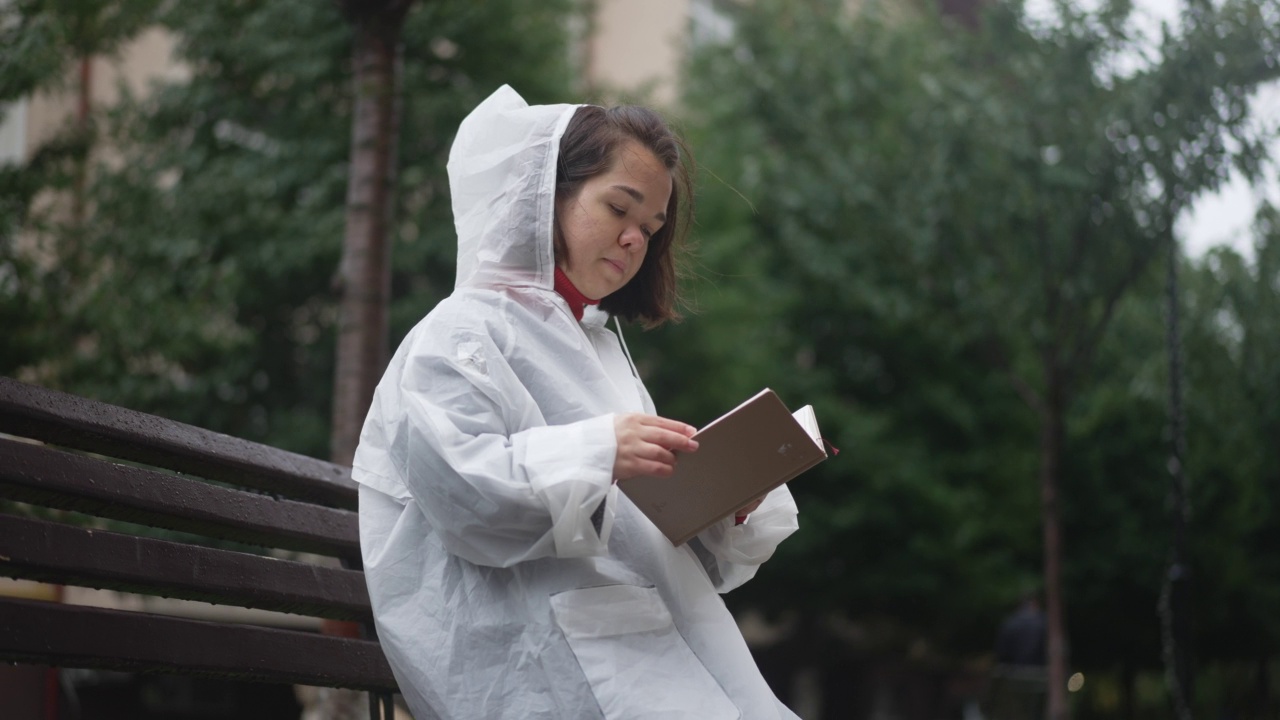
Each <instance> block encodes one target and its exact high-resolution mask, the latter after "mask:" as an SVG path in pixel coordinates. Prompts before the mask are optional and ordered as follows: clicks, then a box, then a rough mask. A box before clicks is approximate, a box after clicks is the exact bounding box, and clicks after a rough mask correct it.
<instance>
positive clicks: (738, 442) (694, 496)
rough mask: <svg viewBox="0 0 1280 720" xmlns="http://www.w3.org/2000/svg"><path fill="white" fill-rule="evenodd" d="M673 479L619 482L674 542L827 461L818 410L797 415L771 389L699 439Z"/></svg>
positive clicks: (709, 427)
mask: <svg viewBox="0 0 1280 720" xmlns="http://www.w3.org/2000/svg"><path fill="white" fill-rule="evenodd" d="M693 439H694V440H697V441H698V449H697V451H695V452H692V453H679V454H678V457H677V459H676V466H675V472H674V473H673V474H672V475H671V476H670V477H654V476H637V477H634V478H629V479H627V480H623V481H621V482H619V483H618V485H619V487H620V488H621V489H622V492H624V493H626V495H627V497H628V498H630V499H631V502H633V503H635V505H636V507H638V508H640V510H641V512H643V513H644V514H645V515H646V516H648V518H649V519H650V520H651V521H653V524H654V525H657V526H658V529H659V530H661V531H662V533H663V534H664V535H666V536H667V539H668V540H670V541H671V543H672V544H673V545H676V546H679V545H683V544H684V543H685V542H688V540H689V539H690V538H692V537H693V536H695V535H697V534H698V533H700V532H702V531H703V530H705V529H706V528H708V527H710V526H711V525H712V524H714V523H715V522H717V521H719V520H722V519H724V518H725V517H726V516H728V515H729V514H731V513H733V512H735V511H736V510H738V509H739V508H742V507H745V506H746V505H748V504H750V503H751V502H752V501H754V500H755V499H757V498H760V497H762V496H764V495H765V494H766V493H768V492H769V491H770V490H773V489H774V488H776V487H778V486H779V485H781V484H782V483H785V482H787V481H789V480H791V479H792V478H794V477H796V476H797V475H799V474H800V473H802V472H804V471H805V470H808V469H809V468H811V467H813V466H814V465H817V464H818V463H820V462H822V461H823V460H825V459H827V451H826V449H825V448H824V447H823V443H822V436H821V434H819V432H818V420H817V417H816V416H815V415H814V412H813V406H811V405H806V406H804V407H803V408H800V409H799V410H797V411H796V412H795V413H792V412H791V411H790V410H788V409H787V406H786V405H784V404H783V402H782V400H781V399H780V398H779V397H778V395H777V394H776V393H774V392H773V391H772V390H770V389H768V388H765V389H764V390H761V391H760V392H759V393H756V395H755V396H753V397H751V398H750V399H748V400H747V401H746V402H744V403H742V404H741V405H739V406H738V407H736V408H734V409H732V410H730V411H729V412H727V413H725V414H724V415H722V416H720V417H719V418H717V419H716V420H714V421H712V422H711V423H710V424H709V425H707V426H706V427H704V428H702V429H701V430H699V431H698V432H697V433H696V434H694V436H693Z"/></svg>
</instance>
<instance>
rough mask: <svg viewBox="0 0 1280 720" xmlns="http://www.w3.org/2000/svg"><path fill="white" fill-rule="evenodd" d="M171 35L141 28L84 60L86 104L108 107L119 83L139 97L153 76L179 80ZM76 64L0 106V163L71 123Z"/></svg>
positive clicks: (25, 155) (23, 156)
mask: <svg viewBox="0 0 1280 720" xmlns="http://www.w3.org/2000/svg"><path fill="white" fill-rule="evenodd" d="M173 50H174V39H173V37H172V36H170V35H169V34H167V33H166V32H164V31H163V30H160V29H152V30H146V31H144V32H142V33H141V34H140V35H139V36H138V37H137V38H135V39H134V40H133V41H132V42H130V43H128V44H127V45H125V46H124V47H123V48H122V49H121V50H120V52H119V53H118V54H116V55H115V56H112V57H95V58H92V59H91V60H90V61H89V70H88V76H89V87H90V96H89V102H90V104H91V106H93V107H99V108H101V107H109V106H111V105H113V104H115V103H116V102H117V101H118V100H119V99H120V87H121V85H122V84H123V85H124V86H125V87H127V88H128V89H129V91H130V92H132V93H133V94H135V95H145V94H146V92H147V91H148V89H149V87H150V85H151V84H152V83H153V82H155V81H157V80H165V79H181V78H183V77H185V76H186V75H187V70H186V69H185V68H183V67H182V66H181V65H179V64H177V63H176V62H175V61H174V59H173ZM81 72H82V70H81V66H80V63H72V64H70V66H69V67H68V69H67V73H66V76H65V77H64V78H63V81H62V83H61V84H60V85H59V86H58V87H56V88H53V89H49V90H42V91H40V92H37V93H35V94H34V95H32V96H31V97H30V98H27V99H24V100H22V101H19V102H17V103H13V104H12V105H10V106H9V107H8V108H7V109H6V113H5V118H4V122H3V125H0V161H6V160H8V161H20V162H21V161H26V160H28V159H30V157H31V154H32V153H33V152H35V151H36V150H37V149H38V148H39V147H40V146H41V145H42V144H44V143H46V142H48V141H49V140H50V139H52V138H53V137H54V136H55V135H56V134H57V133H58V132H59V131H60V130H62V129H63V128H65V127H66V126H67V123H70V122H73V121H74V118H75V116H76V113H77V111H78V106H79V86H80V82H81Z"/></svg>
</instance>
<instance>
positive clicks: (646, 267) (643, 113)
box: [554, 105, 693, 328]
mask: <svg viewBox="0 0 1280 720" xmlns="http://www.w3.org/2000/svg"><path fill="white" fill-rule="evenodd" d="M627 140H635V141H636V142H638V143H640V144H641V145H642V146H644V147H645V148H647V149H648V150H649V151H650V152H652V153H653V154H654V156H655V157H656V158H658V161H659V162H661V163H662V164H663V166H664V167H666V168H667V170H668V171H670V173H671V199H670V200H668V201H667V210H666V213H667V218H668V220H667V222H666V223H664V224H663V225H662V227H661V228H659V229H658V232H656V233H654V234H653V237H651V238H649V247H648V250H647V251H646V252H645V256H644V262H643V263H641V265H640V270H639V271H637V272H636V275H635V277H633V278H631V282H628V283H627V284H626V285H624V286H623V287H622V288H621V289H619V290H618V291H616V292H614V293H611V294H610V295H608V296H606V297H605V298H604V299H603V300H601V301H600V309H602V310H604V311H605V312H607V313H609V314H610V315H617V316H619V317H621V318H622V319H624V320H626V321H628V322H631V321H634V320H639V321H641V322H642V323H643V324H644V326H645V327H646V328H652V327H656V326H658V325H661V324H662V323H664V322H666V321H668V320H679V319H680V312H679V310H678V309H677V308H676V303H677V301H678V299H679V294H678V292H677V288H676V276H677V272H676V262H677V257H676V256H677V254H678V253H679V252H680V251H681V250H682V249H683V246H684V241H685V235H686V234H687V233H688V228H689V223H690V221H691V219H692V215H693V202H692V196H691V188H692V184H691V182H690V165H691V164H692V162H693V159H692V157H691V156H690V155H689V152H688V150H687V149H686V148H685V146H684V143H683V142H682V141H681V140H680V138H679V137H677V136H676V134H675V133H674V132H672V130H671V128H670V127H669V126H668V125H667V123H666V121H664V120H663V119H662V117H661V116H659V115H658V114H657V113H656V112H654V111H652V110H650V109H648V108H644V107H639V106H635V105H621V106H618V107H612V108H607V109H606V108H602V107H599V106H596V105H584V106H582V107H580V108H578V110H577V111H576V112H575V113H574V114H573V118H571V119H570V120H569V125H568V127H567V128H565V131H564V135H563V136H562V137H561V138H560V157H559V160H558V161H557V163H556V205H557V206H559V202H560V201H561V200H563V199H568V198H571V197H574V196H575V195H576V194H577V193H578V191H579V190H581V189H582V184H583V183H585V182H586V181H588V180H590V179H591V178H593V177H595V176H597V175H600V174H602V173H605V172H608V170H609V168H611V167H612V166H613V160H614V154H615V152H616V151H617V150H618V148H619V147H621V146H622V145H623V144H624V143H625V142H626V141H627ZM554 232H555V235H554V239H555V253H556V258H557V259H559V258H563V257H565V255H566V253H567V252H568V251H567V249H566V247H565V243H564V235H563V234H562V233H561V231H560V219H559V218H558V217H557V218H556V221H555V231H554Z"/></svg>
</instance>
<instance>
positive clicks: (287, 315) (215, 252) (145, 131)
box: [3, 0, 571, 457]
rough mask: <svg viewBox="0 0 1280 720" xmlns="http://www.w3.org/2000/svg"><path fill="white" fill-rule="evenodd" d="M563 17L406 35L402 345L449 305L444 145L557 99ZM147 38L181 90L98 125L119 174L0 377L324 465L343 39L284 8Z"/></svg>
mask: <svg viewBox="0 0 1280 720" xmlns="http://www.w3.org/2000/svg"><path fill="white" fill-rule="evenodd" d="M570 9H571V6H570V4H569V3H568V2H551V3H539V4H538V5H537V6H536V7H528V8H526V7H524V6H523V5H522V4H519V3H515V2H514V0H504V1H500V2H486V3H451V2H432V3H422V4H420V5H419V6H416V7H415V9H414V10H413V11H412V12H411V14H410V15H409V17H408V18H407V21H406V27H405V30H404V35H403V42H404V47H403V64H404V65H403V79H402V92H403V100H402V103H403V105H402V119H401V123H402V124H401V128H402V133H401V138H400V143H399V158H400V160H399V176H398V185H397V191H396V198H397V199H396V205H395V208H394V210H393V218H394V219H393V223H394V224H393V227H392V230H393V238H394V249H393V256H394V258H395V259H394V268H395V270H394V277H393V306H392V337H393V339H398V338H399V337H401V336H402V335H403V334H404V333H405V332H407V330H408V327H409V326H410V325H411V324H412V323H413V322H415V321H416V320H417V319H418V318H420V317H421V316H422V315H423V314H425V312H426V310H428V309H430V307H431V306H432V305H433V304H434V303H435V302H436V301H437V300H438V299H439V298H441V297H443V296H444V295H446V294H447V293H448V292H449V290H451V288H452V274H453V253H454V247H455V241H454V236H453V224H452V221H451V216H450V213H449V201H448V190H447V182H446V179H445V176H444V165H445V158H446V155H447V151H448V147H449V145H450V142H451V139H452V133H453V132H454V130H456V128H457V125H458V123H459V122H460V121H461V119H462V117H463V115H464V114H465V113H466V112H467V111H468V110H469V109H470V108H471V107H474V105H475V104H477V103H478V102H479V101H480V100H481V99H483V98H484V97H485V96H486V95H487V94H488V93H490V92H492V91H493V90H494V89H495V88H496V87H497V86H498V85H500V84H502V83H510V84H512V85H513V86H515V87H517V88H518V89H519V90H520V91H521V92H522V93H523V94H525V96H526V97H527V98H529V99H530V100H531V101H533V102H549V101H563V100H565V99H567V98H566V96H567V95H568V92H569V83H570V79H571V75H570V71H569V70H570V69H569V65H568V60H569V55H568V53H567V51H566V49H565V48H566V43H567V41H568V38H567V35H566V33H567V30H566V26H567V23H566V22H565V17H566V13H567V12H569V10H570ZM517 10H518V12H517ZM511 18H516V20H514V21H512V20H511ZM156 21H157V22H159V23H160V24H161V25H162V26H163V27H164V28H166V29H167V30H168V31H169V32H171V33H172V34H173V35H174V37H176V38H177V40H178V60H179V61H180V62H181V63H182V65H183V66H184V67H185V68H186V69H187V70H188V71H189V73H190V75H189V77H188V78H186V79H184V80H181V81H176V82H169V83H166V84H163V85H161V86H159V87H157V88H155V90H154V91H153V92H152V93H151V94H150V95H148V96H147V97H145V98H139V97H131V96H126V98H125V100H124V101H123V102H122V103H121V104H120V105H119V106H118V107H117V108H115V109H113V110H112V111H111V113H110V116H109V117H107V118H103V119H102V121H101V122H102V124H103V125H104V126H105V127H107V128H108V131H107V132H108V136H109V140H110V142H111V143H113V144H115V145H116V147H117V151H116V153H113V155H115V156H116V157H118V158H121V159H120V160H114V159H109V158H104V159H103V161H102V162H101V163H99V165H98V166H97V167H96V168H95V171H94V180H93V182H92V185H91V187H90V189H89V192H90V197H91V200H92V205H93V207H94V216H93V222H92V223H90V224H89V225H88V226H87V227H85V228H84V229H83V231H82V236H80V237H76V238H75V241H74V242H73V243H68V244H67V245H66V246H65V247H63V248H61V249H60V250H59V252H58V258H59V262H58V263H57V264H56V265H53V266H51V267H43V268H41V269H40V272H39V273H37V275H38V277H34V278H32V279H30V280H24V284H23V288H22V292H21V293H20V295H21V297H22V299H23V300H22V301H23V302H25V303H28V304H29V305H34V306H38V307H41V308H44V310H43V313H44V315H45V316H46V318H47V319H48V321H47V322H42V323H39V324H38V326H35V327H32V328H31V330H30V333H31V334H32V336H33V337H32V339H31V345H32V349H31V350H30V351H28V352H27V353H26V354H25V355H24V356H23V357H15V358H13V359H12V360H11V362H13V363H14V364H11V365H8V366H6V367H5V368H3V372H5V373H6V374H16V375H17V376H18V377H22V378H25V379H29V380H33V381H36V382H40V383H42V384H46V385H50V386H55V387H59V388H62V389H66V390H69V391H73V392H78V393H81V394H85V395H89V396H91V397H96V398H99V399H102V400H106V401H110V402H115V403H119V404H122V405H125V406H128V407H134V408H137V409H142V410H146V411H149V412H155V413H158V414H160V415H164V416H166V417H171V418H174V419H178V420H182V421H186V422H191V423H195V424H197V425H201V426H204V427H209V428H213V429H217V430H222V431H225V432H229V433H232V434H235V435H238V436H241V437H247V438H251V439H256V440H261V441H265V442H268V443H271V444H275V445H278V446H281V447H286V448H290V449H293V450H296V451H299V452H304V453H308V454H312V455H315V456H320V457H323V456H325V455H326V454H327V452H326V451H327V444H328V426H329V409H330V398H331V393H332V374H333V359H332V358H333V352H334V324H335V320H336V297H335V293H334V291H333V286H332V283H333V280H334V277H335V273H336V270H337V267H338V258H339V255H340V246H341V238H342V227H343V198H344V195H345V189H346V179H347V175H346V164H347V160H348V152H349V145H350V142H351V111H352V107H351V77H352V75H351V67H350V55H351V53H350V43H351V41H352V38H351V29H350V26H349V25H348V24H347V23H346V22H345V21H344V20H343V18H342V16H341V15H340V12H339V9H338V6H337V4H336V3H313V2H289V1H287V0H285V1H277V0H272V1H271V2H266V1H255V2H229V1H227V2H209V3H172V4H166V5H165V6H164V7H163V8H162V12H161V14H159V15H158V16H157V18H156ZM65 230H66V228H65V227H63V228H58V227H53V228H49V229H48V232H49V233H50V234H52V235H57V234H59V233H63V235H62V237H65ZM35 356H38V359H35Z"/></svg>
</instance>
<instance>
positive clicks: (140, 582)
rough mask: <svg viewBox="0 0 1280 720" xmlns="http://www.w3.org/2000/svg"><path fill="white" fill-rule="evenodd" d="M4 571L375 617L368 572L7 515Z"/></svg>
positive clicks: (2, 527) (1, 530)
mask: <svg viewBox="0 0 1280 720" xmlns="http://www.w3.org/2000/svg"><path fill="white" fill-rule="evenodd" d="M0 575H9V576H11V577H16V578H23V579H28V580H40V581H44V582H53V583H61V584H67V585H79V586H84V587H94V588H109V589H112V590H123V591H127V592H138V593H143V594H148V595H161V596H165V597H176V598H183V599H187V600H201V601H204V602H211V603H219V604H224V605H238V606H241V607H251V608H260V609H263V610H277V611H281V612H289V613H297V614H300V615H307V616H311V617H325V618H333V619H337V620H362V621H363V620H369V619H371V618H372V610H371V609H370V606H369V595H368V590H367V589H366V588H365V584H364V574H363V573H361V572H359V571H356V570H346V569H343V568H330V567H320V566H316V565H309V564H307V563H301V562H295V561H292V560H281V559H277V558H271V557H262V556H258V555H249V554H246V553H241V552H235V551H231V550H219V549H213V548H205V547H199V546H194V545H185V544H182V543H177V542H170V541H167V540H158V539H155V538H143V537H134V536H132V535H124V534H121V533H114V532H107V531H103V530H90V529H86V528H81V527H72V526H69V525H64V524H62V523H58V522H50V521H47V520H36V519H31V518H22V517H15V516H12V515H3V514H0Z"/></svg>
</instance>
